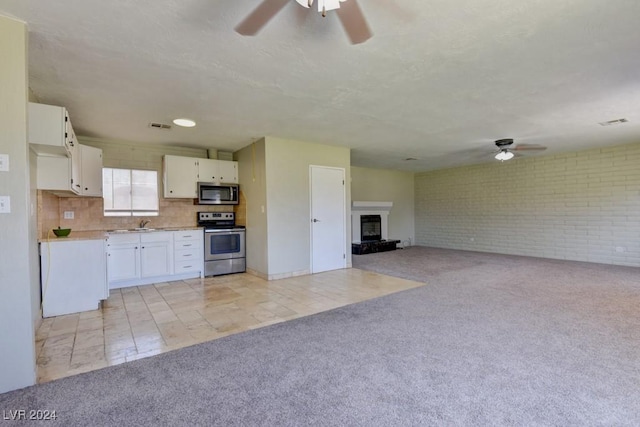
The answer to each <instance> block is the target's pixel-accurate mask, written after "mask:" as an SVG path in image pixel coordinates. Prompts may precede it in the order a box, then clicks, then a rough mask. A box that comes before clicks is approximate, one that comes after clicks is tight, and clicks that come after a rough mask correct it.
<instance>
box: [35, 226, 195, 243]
mask: <svg viewBox="0 0 640 427" xmlns="http://www.w3.org/2000/svg"><path fill="white" fill-rule="evenodd" d="M201 229H202V227H198V226H190V227H166V228H152V227H150V229H149V231H138V230H131V229H129V230H124V229H123V230H94V231H74V230H73V229H72V230H71V233H70V234H69V235H68V236H67V237H57V236H56V235H55V234H53V231H51V230H50V231H49V232H48V233H49V235H48V236H47V233H43V235H42V236H41V237H40V239H38V241H39V242H40V243H42V242H46V241H47V240H49V241H51V242H61V241H72V240H102V239H107V238H109V234H112V233H115V234H124V233H153V232H156V231H180V230H201Z"/></svg>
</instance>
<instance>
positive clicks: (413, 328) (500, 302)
mask: <svg viewBox="0 0 640 427" xmlns="http://www.w3.org/2000/svg"><path fill="white" fill-rule="evenodd" d="M354 265H355V266H360V267H362V268H366V269H375V268H374V267H373V266H378V268H380V269H384V270H386V272H387V274H396V275H400V276H402V277H408V278H412V279H419V280H422V281H425V282H427V285H426V286H424V287H420V288H416V289H412V290H408V291H403V292H399V293H396V294H393V295H389V296H386V297H382V298H378V299H374V300H370V301H366V302H362V303H358V304H353V305H350V306H346V307H342V308H338V309H335V310H331V311H329V312H324V313H319V314H316V315H313V316H309V317H305V318H300V319H296V320H292V321H289V322H286V323H281V324H277V325H272V326H269V327H265V328H262V329H258V330H252V331H248V332H244V333H241V334H237V335H233V336H228V337H225V338H222V339H218V340H215V341H212V342H208V343H204V344H200V345H196V346H193V347H189V348H185V349H181V350H176V351H173V352H170V353H166V354H162V355H158V356H155V357H152V358H148V359H143V360H138V361H134V362H131V363H127V364H124V365H119V366H114V367H110V368H106V369H102V370H99V371H95V372H90V373H87V374H82V375H77V376H74V377H69V378H65V379H62V380H57V381H53V382H50V383H47V384H43V385H39V386H34V387H29V388H26V389H23V390H18V391H15V392H10V393H5V394H2V395H0V411H8V410H15V409H45V410H56V411H57V415H58V420H57V421H56V423H47V424H48V425H54V424H60V425H66V426H68V425H220V426H233V425H238V426H240V425H242V426H251V425H270V426H271V425H274V426H275V425H278V426H283V425H284V426H288V425H291V426H294V425H295V426H300V425H318V426H325V425H327V426H329V425H331V426H344V425H349V426H373V425H376V426H377V425H385V426H386V425H563V426H566V425H580V426H584V425H616V426H619V425H640V411H639V407H640V405H639V403H638V402H640V285H639V282H640V280H639V277H640V274H639V273H640V271H639V270H638V269H637V268H626V267H613V266H604V265H598V264H588V263H578V262H566V261H553V260H544V259H536V258H526V257H511V256H502V255H492V254H478V253H473V252H463V251H447V250H438V249H429V248H419V247H414V248H409V249H405V250H402V251H395V252H387V253H380V254H371V255H363V256H354ZM393 266H395V267H393ZM0 421H1V420H0ZM4 422H8V421H4Z"/></svg>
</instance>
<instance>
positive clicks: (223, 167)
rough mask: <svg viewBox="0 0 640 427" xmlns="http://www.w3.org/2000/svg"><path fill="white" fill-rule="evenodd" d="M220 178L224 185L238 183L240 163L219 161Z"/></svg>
mask: <svg viewBox="0 0 640 427" xmlns="http://www.w3.org/2000/svg"><path fill="white" fill-rule="evenodd" d="M217 162H218V176H219V177H220V182H221V183H224V184H237V183H238V162H233V161H227V160H218V161H217Z"/></svg>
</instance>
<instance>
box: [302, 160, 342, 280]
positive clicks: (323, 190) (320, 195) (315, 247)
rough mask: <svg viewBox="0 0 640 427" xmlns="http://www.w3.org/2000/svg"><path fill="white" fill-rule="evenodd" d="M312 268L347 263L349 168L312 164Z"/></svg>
mask: <svg viewBox="0 0 640 427" xmlns="http://www.w3.org/2000/svg"><path fill="white" fill-rule="evenodd" d="M309 173H310V177H311V179H310V181H311V272H312V273H319V272H321V271H329V270H337V269H339V268H345V267H346V238H345V233H346V227H345V221H346V208H345V203H346V201H345V197H346V192H345V184H344V179H345V172H344V169H342V168H331V167H325V166H310V170H309Z"/></svg>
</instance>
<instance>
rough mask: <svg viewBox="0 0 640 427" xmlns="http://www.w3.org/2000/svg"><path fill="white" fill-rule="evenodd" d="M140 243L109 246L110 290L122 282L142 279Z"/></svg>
mask: <svg viewBox="0 0 640 427" xmlns="http://www.w3.org/2000/svg"><path fill="white" fill-rule="evenodd" d="M139 245H140V244H139V243H117V244H111V243H110V244H109V246H108V248H109V249H108V251H107V272H108V278H109V288H110V289H113V288H114V286H113V283H114V282H118V281H121V280H132V279H137V278H138V277H140V247H139Z"/></svg>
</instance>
